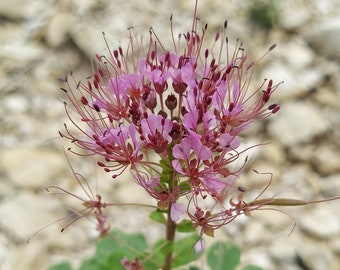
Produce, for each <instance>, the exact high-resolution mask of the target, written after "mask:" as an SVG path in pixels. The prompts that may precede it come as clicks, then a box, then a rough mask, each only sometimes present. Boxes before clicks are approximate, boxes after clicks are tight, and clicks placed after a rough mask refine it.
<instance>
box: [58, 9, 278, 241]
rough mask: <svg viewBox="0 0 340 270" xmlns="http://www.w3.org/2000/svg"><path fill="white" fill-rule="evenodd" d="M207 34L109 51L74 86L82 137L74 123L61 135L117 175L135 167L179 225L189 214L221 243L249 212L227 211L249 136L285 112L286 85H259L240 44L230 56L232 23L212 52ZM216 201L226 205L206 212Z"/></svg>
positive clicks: (70, 90)
mask: <svg viewBox="0 0 340 270" xmlns="http://www.w3.org/2000/svg"><path fill="white" fill-rule="evenodd" d="M195 14H196V12H195ZM195 17H196V15H195ZM170 23H171V33H173V28H172V17H171V18H170ZM197 28H198V20H197V19H196V18H194V22H193V26H192V29H191V31H190V32H188V33H186V34H181V35H179V37H178V40H176V38H175V37H174V35H173V34H172V40H173V48H167V47H166V46H164V44H162V43H161V42H160V40H159V38H158V36H157V35H156V34H155V32H154V31H153V30H152V29H150V42H149V45H148V46H147V49H146V51H145V52H144V53H143V46H142V45H141V44H136V40H135V39H134V38H132V35H130V36H131V38H130V46H129V47H128V49H127V50H126V51H123V48H122V47H118V49H116V50H111V49H110V47H109V46H108V56H100V55H97V65H96V67H95V68H94V72H93V75H92V76H91V77H89V78H88V79H87V81H86V82H85V81H77V80H76V79H75V78H74V77H73V76H71V77H69V78H67V79H66V80H65V82H66V85H67V87H66V88H63V89H62V90H63V91H64V92H65V93H66V95H67V101H66V102H65V108H66V112H67V115H68V116H69V118H70V120H71V123H72V124H73V125H74V126H75V127H76V128H77V129H78V131H76V132H74V129H70V128H69V126H68V125H66V124H65V131H63V132H60V134H61V136H62V137H64V138H67V139H69V140H70V141H71V142H72V143H73V144H74V145H76V146H77V147H79V148H81V149H84V150H86V153H87V154H93V155H96V156H97V157H98V158H99V159H98V165H99V166H100V167H103V169H104V170H105V171H107V172H108V173H111V175H112V177H114V178H117V177H119V176H120V175H121V174H122V172H123V171H125V170H126V169H127V168H128V169H129V170H130V171H131V173H132V174H133V176H134V179H135V181H136V182H137V183H138V184H139V185H140V186H141V187H143V188H144V189H145V190H146V191H147V192H148V194H150V196H152V197H153V198H155V199H156V200H157V206H158V208H159V209H160V210H164V211H168V213H170V215H169V216H170V217H171V219H172V221H174V222H177V221H178V220H179V219H180V218H181V217H182V215H184V214H185V213H186V214H187V217H189V218H190V219H191V220H192V224H193V225H194V226H196V227H200V228H201V230H202V232H203V233H205V234H207V235H213V231H214V230H215V229H216V228H218V227H220V226H222V225H224V224H226V223H228V222H230V221H231V220H232V219H234V218H235V217H236V216H237V215H239V214H240V212H241V211H242V207H241V206H242V205H243V203H242V202H239V203H238V204H237V203H233V204H231V208H228V209H226V208H225V207H223V203H224V201H226V200H227V198H228V194H229V193H230V191H231V190H233V189H235V184H234V182H235V180H236V179H237V177H238V175H239V173H240V171H241V170H242V168H237V169H232V166H231V164H232V163H233V162H234V161H235V160H236V159H238V158H239V156H240V150H238V148H239V146H240V138H239V136H240V133H241V132H242V131H244V130H245V129H246V128H248V127H249V126H250V124H251V123H252V122H254V121H257V120H261V119H264V118H266V117H268V116H270V115H271V114H274V113H276V112H277V111H278V110H279V106H278V105H277V104H275V103H270V102H269V101H270V97H271V94H272V93H273V92H274V90H275V89H276V88H277V86H278V85H275V84H273V81H272V80H268V81H267V80H264V81H263V83H262V84H261V85H260V86H259V87H257V88H255V89H253V88H252V87H251V86H250V80H251V77H252V70H253V68H254V65H255V64H254V63H253V62H250V63H249V62H248V61H247V57H246V54H245V51H244V49H243V47H242V44H240V43H237V45H236V47H235V49H234V50H233V51H232V52H229V51H228V39H227V38H226V29H227V23H225V24H224V27H223V29H222V30H221V32H219V33H217V34H216V36H215V40H214V42H213V44H212V47H211V48H207V49H204V39H205V36H206V31H207V25H206V26H204V27H203V29H202V30H198V29H197ZM104 38H105V37H104ZM216 44H220V46H219V47H220V49H219V50H218V52H217V55H215V54H214V51H215V50H214V49H213V48H214V47H216V46H215V45H216ZM273 48H274V46H272V47H271V48H270V49H269V50H272V49H273ZM70 79H72V80H73V81H71V80H70ZM69 108H72V111H71V110H70V109H69ZM74 112H75V113H76V116H74ZM79 131H80V132H79ZM70 150H71V151H74V152H76V153H78V154H83V153H82V152H80V151H79V150H73V148H72V149H70ZM207 198H212V199H213V201H215V202H216V203H217V204H218V205H220V207H219V208H214V212H212V211H211V209H206V207H205V205H206V204H204V203H202V202H205V201H207V200H206V199H207ZM240 203H241V204H242V205H240Z"/></svg>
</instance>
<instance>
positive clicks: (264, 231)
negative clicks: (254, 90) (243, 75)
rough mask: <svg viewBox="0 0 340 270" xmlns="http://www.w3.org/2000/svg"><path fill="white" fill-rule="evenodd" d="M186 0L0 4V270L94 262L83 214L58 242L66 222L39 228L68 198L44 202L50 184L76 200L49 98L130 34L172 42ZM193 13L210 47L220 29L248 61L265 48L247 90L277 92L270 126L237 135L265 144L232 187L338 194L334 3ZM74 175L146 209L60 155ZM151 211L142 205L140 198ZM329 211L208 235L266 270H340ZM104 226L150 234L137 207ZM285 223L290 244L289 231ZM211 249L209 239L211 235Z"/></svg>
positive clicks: (60, 113)
mask: <svg viewBox="0 0 340 270" xmlns="http://www.w3.org/2000/svg"><path fill="white" fill-rule="evenodd" d="M193 7H194V1H193V0H190V1H189V0H186V1H182V0H171V1H165V0H138V1H137V0H130V1H118V0H98V1H95V0H82V1H76V0H74V1H73V0H46V1H42V0H41V1H38V0H36V1H35V0H30V1H27V0H1V1H0V149H1V150H0V269H4V270H7V269H8V270H9V269H16V270H26V269H48V266H50V265H51V264H52V263H56V262H60V261H62V260H70V261H72V262H73V264H74V265H75V266H77V265H79V262H80V260H81V259H82V258H84V257H85V256H87V255H89V254H92V252H93V248H94V242H95V235H94V230H95V223H94V222H91V220H88V219H86V218H84V219H83V221H81V222H79V223H76V224H74V225H72V226H70V227H69V228H67V230H66V231H65V232H63V233H60V229H61V228H62V226H65V224H68V223H67V222H69V221H66V223H65V222H64V223H63V222H61V224H60V223H55V224H53V225H51V226H48V227H47V228H46V229H44V230H43V231H42V232H40V233H39V234H38V235H36V236H35V237H34V238H33V239H31V241H30V242H29V243H27V239H29V237H30V236H31V235H32V234H33V233H35V232H36V231H38V230H39V229H40V228H42V227H43V226H44V225H48V224H50V223H51V222H52V223H53V222H54V221H57V220H58V219H59V218H61V217H63V216H65V215H67V214H68V213H70V211H71V210H72V209H73V208H77V209H79V205H80V204H79V202H80V201H78V200H76V199H72V198H71V197H69V196H67V197H66V196H64V197H61V196H58V195H53V194H48V193H47V192H46V191H45V187H46V186H48V185H58V186H61V187H65V188H66V189H67V190H70V191H72V192H75V193H76V194H81V189H80V186H79V185H78V184H77V183H76V181H75V179H74V177H73V176H72V172H71V170H70V168H69V165H68V164H67V159H66V157H65V154H64V150H63V149H64V148H65V147H67V146H66V144H65V142H64V141H63V140H61V139H60V138H59V135H58V130H62V129H63V123H64V122H65V121H67V118H66V116H65V112H64V107H63V104H62V102H61V101H60V100H62V99H63V95H62V92H61V91H60V90H59V88H60V87H62V84H61V83H60V81H59V80H58V78H63V77H65V76H66V75H68V74H69V73H70V72H71V71H73V72H74V73H75V74H76V75H77V78H86V77H87V76H88V75H90V74H91V60H93V59H94V56H95V54H96V53H99V54H105V52H106V47H105V43H104V40H103V37H102V32H105V34H106V37H107V39H108V41H109V44H110V47H111V48H116V47H117V46H119V45H122V46H124V44H126V43H127V41H128V31H127V29H128V28H129V27H133V29H134V30H133V34H134V35H136V36H137V37H138V38H140V37H144V38H145V40H147V39H148V30H149V27H150V26H152V27H153V28H154V30H155V32H156V33H157V35H158V36H159V37H160V39H161V40H162V41H163V43H164V44H167V42H170V41H171V40H170V38H171V37H170V30H169V17H170V15H171V14H173V21H174V29H175V34H178V33H182V32H186V31H187V30H189V29H190V27H191V22H192V15H193ZM198 16H199V18H200V21H201V23H202V26H203V25H204V24H205V23H208V25H209V27H208V38H209V37H211V39H213V37H214V34H215V32H216V31H218V30H219V29H221V27H222V26H223V23H224V21H225V20H226V19H227V20H228V38H229V40H230V41H231V42H232V41H233V40H235V39H236V38H239V39H240V40H241V41H242V42H243V44H244V47H245V49H246V53H247V54H248V55H249V57H251V58H252V59H254V60H255V61H256V60H257V59H259V58H260V57H261V56H263V55H264V54H265V53H266V52H267V50H268V48H269V47H270V46H271V45H272V44H274V43H276V44H277V47H276V48H275V50H274V51H272V52H271V53H270V54H269V55H268V56H266V57H265V59H264V60H262V61H261V62H260V63H259V65H258V66H257V69H256V74H255V75H256V76H255V77H254V81H255V82H261V81H262V80H263V79H265V78H268V79H273V80H274V82H277V83H279V82H281V81H284V83H283V84H282V85H281V86H280V87H279V89H278V90H277V91H276V92H275V95H274V97H273V98H274V100H275V101H276V102H278V103H280V105H281V110H280V111H279V113H277V114H276V115H275V116H273V117H271V118H270V119H268V120H266V121H264V122H263V123H259V124H257V125H254V127H253V128H252V129H251V130H249V131H247V133H246V134H244V140H245V141H246V142H247V143H249V144H250V145H251V144H259V143H266V142H270V144H267V145H264V146H261V147H257V148H255V149H253V150H252V151H250V152H249V156H250V162H249V170H248V171H247V173H246V175H245V176H244V177H243V178H242V179H240V181H241V183H242V185H243V186H245V188H246V189H247V190H248V191H249V194H250V195H249V198H250V199H254V198H255V197H256V196H257V194H259V193H260V192H261V190H262V189H263V187H264V185H266V184H267V183H268V177H266V176H264V175H257V174H255V173H254V172H253V171H252V170H253V169H256V170H258V171H260V172H272V173H273V183H272V185H271V186H270V188H269V190H268V192H267V193H266V194H267V195H266V197H269V196H271V195H273V194H278V193H280V197H290V198H298V199H304V200H315V199H322V198H328V197H333V196H339V195H340V151H339V150H340V76H339V75H340V65H339V61H340V3H339V2H338V1H337V0H325V1H317V0H310V1H307V0H295V1H293V0H286V1H275V0H271V1H270V0H267V1H266V0H262V1H260V0H256V1H255V0H254V1H239V0H229V1H225V0H214V1H210V0H200V1H199V11H198ZM68 157H69V158H70V160H71V163H72V166H73V167H74V169H75V170H76V171H78V172H80V173H81V174H82V175H84V177H85V178H86V179H88V180H89V183H90V185H91V187H92V188H93V191H94V192H98V193H100V194H101V195H103V196H104V197H105V201H107V202H112V201H114V202H119V201H124V202H128V201H129V199H130V198H131V200H133V201H141V202H142V201H143V202H148V198H147V197H146V195H145V193H144V191H143V190H142V189H140V188H138V187H137V186H136V185H134V184H133V182H132V179H129V178H128V177H126V178H125V179H116V180H112V179H111V178H110V176H109V175H105V174H103V173H102V172H101V171H100V169H98V168H96V166H95V165H94V164H95V162H94V161H93V160H91V159H84V160H81V162H80V158H79V157H74V156H72V155H70V154H68ZM149 202H150V201H149ZM339 204H340V201H333V202H327V203H322V204H314V205H307V206H304V207H294V208H288V209H287V208H285V209H283V208H280V209H281V210H284V211H285V212H286V213H287V214H288V215H285V214H283V213H280V212H278V211H258V212H257V213H254V214H253V215H252V217H250V218H249V217H240V218H239V219H237V220H236V221H235V222H232V223H231V224H230V225H228V226H226V227H225V228H223V229H221V230H220V231H219V232H218V236H217V237H218V238H219V239H220V238H223V239H226V240H231V241H233V242H235V243H237V244H239V245H240V246H241V248H242V250H243V253H242V262H243V263H252V264H257V265H259V266H262V267H263V268H264V269H274V270H275V269H286V270H287V269H288V270H320V269H331V270H337V269H340V259H339V258H340V215H339V212H338V209H339ZM108 211H109V212H110V221H111V222H110V223H111V226H112V228H124V229H125V230H128V231H143V232H144V233H146V234H147V235H149V236H150V237H149V239H150V241H153V240H154V239H156V238H157V237H160V235H161V234H160V233H161V229H162V228H160V227H159V226H158V225H157V224H153V223H152V222H151V221H149V220H148V218H147V214H148V211H147V209H145V211H144V210H141V209H131V208H117V207H112V208H111V209H108ZM295 222H296V227H295V229H294V230H293V232H292V233H291V234H290V235H289V233H290V231H291V229H292V227H293V226H294V223H295ZM209 241H210V239H209Z"/></svg>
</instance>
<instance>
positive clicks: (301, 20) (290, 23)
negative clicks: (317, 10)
mask: <svg viewBox="0 0 340 270" xmlns="http://www.w3.org/2000/svg"><path fill="white" fill-rule="evenodd" d="M279 14H280V17H279V20H280V25H281V26H282V27H283V28H284V29H286V30H294V29H297V28H300V27H303V26H304V25H305V24H307V23H308V21H310V19H311V16H312V13H311V12H310V11H309V10H308V9H307V8H306V7H305V6H303V5H294V8H292V7H290V6H289V5H287V7H286V8H284V9H282V10H280V12H279Z"/></svg>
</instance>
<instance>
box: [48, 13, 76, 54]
mask: <svg viewBox="0 0 340 270" xmlns="http://www.w3.org/2000/svg"><path fill="white" fill-rule="evenodd" d="M73 23H74V18H73V16H72V15H71V14H68V13H56V14H55V15H54V16H53V18H52V19H51V21H50V22H49V24H48V27H47V31H46V41H47V43H48V45H50V46H51V47H53V48H57V47H59V46H60V45H61V44H62V43H64V42H65V41H66V38H67V34H68V33H69V31H70V28H71V27H72V25H73Z"/></svg>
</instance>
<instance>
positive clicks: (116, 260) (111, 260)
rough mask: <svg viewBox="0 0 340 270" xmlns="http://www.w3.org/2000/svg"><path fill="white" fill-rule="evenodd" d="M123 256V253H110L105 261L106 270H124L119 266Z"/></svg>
mask: <svg viewBox="0 0 340 270" xmlns="http://www.w3.org/2000/svg"><path fill="white" fill-rule="evenodd" d="M124 256H125V254H124V252H123V251H121V252H114V253H112V254H111V255H110V256H109V257H108V258H107V261H106V265H107V266H108V268H107V269H108V270H125V267H124V266H123V265H122V264H121V260H122V259H123V258H124Z"/></svg>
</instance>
